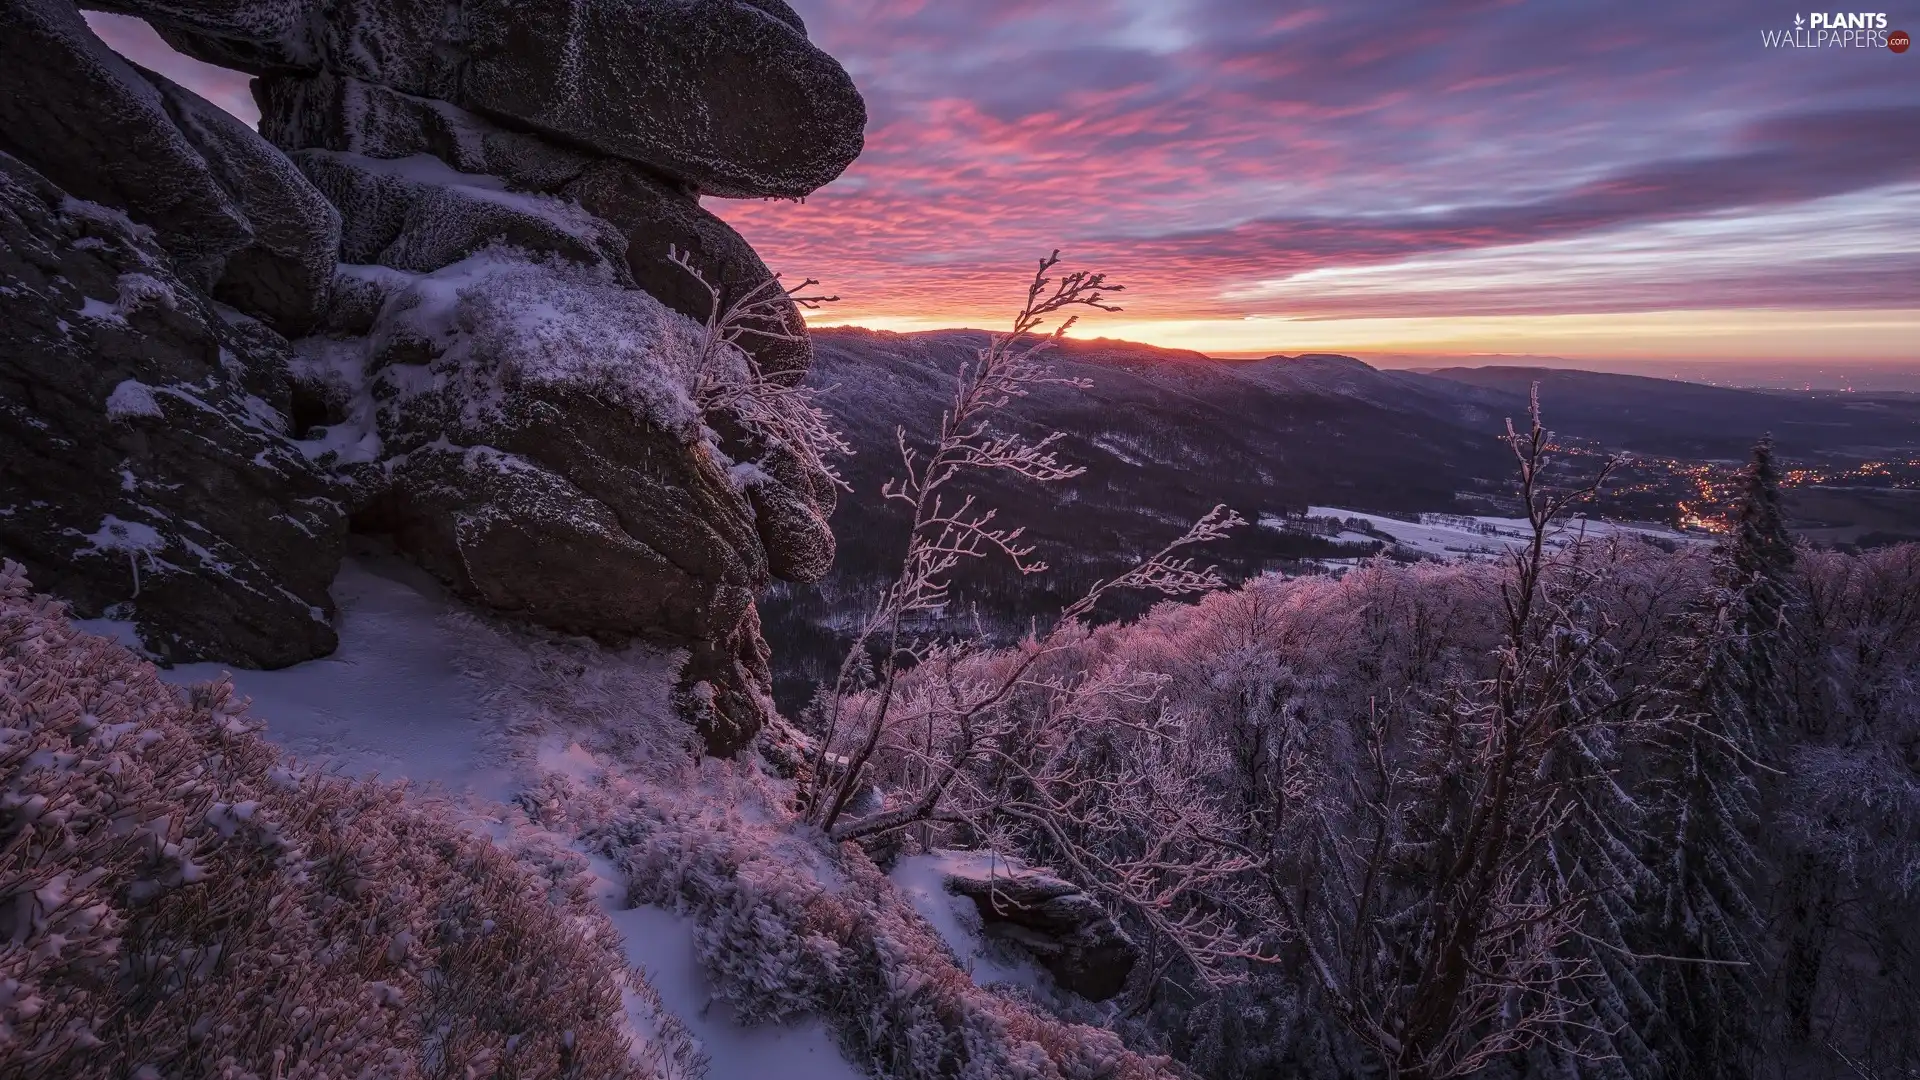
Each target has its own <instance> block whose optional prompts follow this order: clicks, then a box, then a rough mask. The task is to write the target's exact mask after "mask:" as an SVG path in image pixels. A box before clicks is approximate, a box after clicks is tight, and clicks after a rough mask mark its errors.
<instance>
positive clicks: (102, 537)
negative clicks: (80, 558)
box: [75, 514, 167, 555]
mask: <svg viewBox="0 0 1920 1080" xmlns="http://www.w3.org/2000/svg"><path fill="white" fill-rule="evenodd" d="M85 539H86V540H87V541H88V542H89V543H90V545H91V546H90V547H87V548H84V549H82V550H80V551H78V552H76V553H75V554H79V555H87V554H91V553H93V552H99V551H125V552H129V553H132V552H145V553H146V554H148V555H151V554H153V553H154V552H157V551H165V550H166V548H167V542H166V541H165V540H163V539H161V537H160V533H159V532H158V531H157V530H155V529H154V527H153V526H151V525H146V524H143V523H141V522H138V521H122V520H120V519H119V518H117V517H115V516H113V515H112V514H108V515H107V516H106V517H103V518H101V519H100V528H99V529H97V530H95V531H94V532H92V533H90V534H88V535H87V536H86V538H85Z"/></svg>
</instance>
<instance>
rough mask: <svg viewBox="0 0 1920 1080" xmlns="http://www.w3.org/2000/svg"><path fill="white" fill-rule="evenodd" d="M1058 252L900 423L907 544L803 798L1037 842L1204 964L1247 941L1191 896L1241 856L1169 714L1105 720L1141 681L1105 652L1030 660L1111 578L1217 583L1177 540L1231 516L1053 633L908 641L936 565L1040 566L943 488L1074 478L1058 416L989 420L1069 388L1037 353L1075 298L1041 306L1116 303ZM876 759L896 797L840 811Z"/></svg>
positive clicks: (889, 825) (878, 831) (834, 820)
mask: <svg viewBox="0 0 1920 1080" xmlns="http://www.w3.org/2000/svg"><path fill="white" fill-rule="evenodd" d="M1058 262H1059V253H1058V252H1055V253H1054V254H1053V255H1052V256H1050V257H1048V258H1046V259H1042V260H1041V261H1040V264H1039V268H1038V269H1037V270H1036V271H1035V273H1034V276H1033V279H1032V281H1031V282H1030V283H1029V285H1028V288H1027V296H1026V301H1025V303H1024V305H1023V306H1022V307H1021V309H1020V312H1019V313H1018V314H1017V315H1016V316H1015V317H1014V320H1013V325H1012V327H1011V329H1010V330H1009V331H1008V332H1006V333H1003V334H996V335H994V336H993V337H992V338H990V339H989V341H988V343H987V344H986V346H985V347H983V348H982V349H981V350H980V351H979V353H978V354H977V356H976V357H975V358H974V359H973V360H972V361H970V362H968V363H966V364H963V365H961V367H960V369H959V370H958V371H957V372H956V373H955V376H954V388H953V398H952V404H951V406H950V407H949V408H948V410H947V411H946V412H945V413H944V414H943V415H942V416H941V419H940V424H939V428H938V434H937V436H936V437H935V439H934V441H933V443H932V445H931V446H925V447H921V446H915V445H912V444H910V443H909V442H908V440H907V438H906V435H905V431H904V429H902V430H901V431H900V433H899V445H900V458H901V462H900V463H901V473H900V475H899V476H897V477H896V478H895V479H893V480H891V481H889V482H888V483H887V484H886V485H885V487H884V488H883V489H882V493H883V495H884V496H885V497H886V498H887V499H889V500H891V501H893V502H896V503H898V504H900V505H901V506H903V507H905V508H907V509H908V510H909V512H910V513H911V515H912V522H911V526H910V528H909V531H908V541H907V548H906V551H905V552H904V553H903V555H902V559H901V564H900V569H899V571H898V574H897V576H896V577H895V579H894V580H893V582H892V584H891V585H890V586H888V588H887V589H886V590H885V592H884V593H883V594H882V596H881V597H880V600H879V602H878V604H877V605H876V606H875V608H874V611H873V612H872V614H871V615H870V616H869V617H868V619H867V621H866V622H865V624H864V626H863V627H862V629H861V631H860V633H859V635H858V636H857V637H856V639H855V642H854V644H853V646H852V648H851V649H850V650H849V652H848V654H847V658H846V661H845V663H844V664H843V665H842V666H841V669H840V673H839V676H838V678H837V680H836V682H835V684H834V685H833V686H832V687H831V688H827V689H826V691H825V692H824V693H823V695H822V698H821V701H820V703H819V709H818V712H819V715H820V719H821V728H822V731H821V734H820V740H819V744H818V750H817V753H816V754H815V756H814V758H813V761H812V762H811V766H812V768H811V775H810V778H809V787H808V789H807V791H806V792H805V794H804V796H803V802H804V805H805V806H806V811H807V813H808V815H809V817H810V818H811V820H812V821H813V822H814V823H815V824H817V825H818V826H819V827H820V828H821V829H823V830H825V831H826V833H827V835H828V836H829V837H830V838H832V839H833V840H834V841H836V842H845V841H849V840H866V841H872V840H875V839H877V838H881V837H885V836H886V835H887V834H890V833H895V832H898V831H899V830H902V829H905V828H907V827H909V826H915V825H933V824H939V825H940V826H942V827H943V828H948V829H954V828H958V829H962V830H964V831H965V834H966V838H967V839H968V840H970V841H971V842H973V843H995V842H1014V841H1015V838H1016V837H1030V838H1033V839H1035V840H1036V841H1037V842H1044V844H1045V845H1046V846H1047V848H1048V850H1049V851H1052V852H1054V853H1055V861H1056V862H1058V863H1059V864H1060V868H1061V869H1062V870H1063V871H1064V872H1066V873H1068V874H1069V875H1071V876H1075V877H1077V878H1079V879H1080V882H1081V884H1083V885H1085V886H1088V887H1091V888H1093V889H1096V890H1098V891H1099V892H1100V893H1101V894H1102V895H1103V896H1105V897H1106V898H1107V899H1108V900H1109V901H1110V902H1112V903H1114V904H1116V905H1118V906H1120V907H1123V908H1125V909H1127V910H1128V911H1130V912H1132V913H1133V915H1134V916H1135V917H1136V918H1137V919H1138V921H1139V923H1140V924H1141V925H1144V926H1145V927H1147V928H1148V929H1150V930H1151V931H1153V932H1154V933H1155V934H1156V935H1157V936H1159V937H1160V938H1162V939H1163V940H1164V941H1165V942H1167V943H1168V944H1169V945H1170V946H1171V947H1172V948H1174V949H1175V950H1177V951H1178V952H1180V953H1181V954H1182V955H1184V956H1185V957H1186V958H1187V959H1188V960H1189V961H1190V963H1191V965H1192V967H1193V968H1194V969H1195V970H1198V971H1201V972H1206V973H1212V972H1214V971H1216V970H1218V969H1219V968H1220V966H1221V964H1222V963H1223V962H1224V961H1225V960H1227V959H1228V958H1231V957H1237V956H1239V955H1241V954H1242V953H1243V952H1245V950H1246V944H1245V942H1244V941H1243V940H1242V938H1241V937H1240V936H1238V935H1237V934H1236V933H1234V932H1232V931H1231V929H1230V927H1229V922H1230V920H1229V919H1228V918H1226V917H1223V916H1220V915H1217V914H1209V913H1206V912H1205V911H1204V910H1203V909H1202V907H1201V906H1200V905H1199V904H1198V903H1196V900H1197V899H1198V898H1199V897H1201V896H1203V895H1206V894H1208V893H1220V894H1222V896H1223V897H1224V894H1225V891H1226V885H1225V883H1226V882H1227V881H1228V880H1229V879H1231V878H1233V877H1234V876H1235V875H1238V874H1239V873H1240V872H1241V871H1243V870H1244V869H1245V868H1246V864H1245V862H1244V856H1242V855H1241V854H1240V853H1238V852H1237V851H1236V850H1234V849H1233V848H1232V846H1231V845H1229V844H1227V843H1225V842H1224V838H1225V830H1224V829H1223V828H1222V827H1221V825H1220V823H1219V821H1218V820H1217V817H1216V812H1215V811H1214V809H1213V808H1212V807H1211V805H1210V801H1209V800H1208V799H1207V798H1205V797H1204V796H1203V795H1201V794H1200V793H1199V792H1198V791H1197V789H1195V788H1192V787H1191V786H1188V785H1186V784H1184V783H1183V779H1184V778H1186V777H1188V776H1189V775H1190V771H1189V770H1187V769H1186V766H1187V765H1188V764H1189V763H1188V762H1186V761H1185V760H1184V759H1183V758H1181V756H1180V755H1179V754H1177V753H1175V752H1174V748H1175V747H1176V746H1177V743H1176V741H1175V740H1173V739H1171V738H1170V737H1169V731H1168V727H1167V723H1166V722H1165V721H1164V720H1161V721H1156V722H1152V723H1136V722H1133V721H1131V720H1123V719H1122V718H1121V716H1120V712H1119V711H1118V710H1117V709H1116V708H1115V706H1116V703H1123V702H1128V703H1135V704H1137V703H1140V702H1144V701H1147V700H1149V699H1151V698H1152V696H1153V695H1154V693H1155V690H1156V688H1157V681H1156V679H1155V678H1154V677H1153V676H1152V675H1149V674H1144V673H1140V672H1133V671H1127V670H1124V669H1118V668H1115V669H1111V670H1107V671H1102V672H1098V673H1087V674H1085V675H1079V676H1075V675H1066V674H1063V673H1061V672H1059V671H1054V670H1050V665H1049V663H1048V662H1049V660H1050V658H1052V657H1054V656H1055V655H1056V654H1058V653H1059V652H1061V651H1062V650H1063V649H1065V648H1067V647H1068V646H1069V645H1071V644H1072V643H1073V642H1074V641H1075V640H1076V639H1077V638H1078V637H1079V636H1081V635H1082V634H1083V633H1084V631H1083V630H1082V629H1081V628H1080V626H1079V620H1080V619H1081V618H1082V617H1084V616H1086V615H1087V614H1089V613H1090V612H1091V611H1092V610H1093V608H1094V606H1095V605H1096V604H1098V603H1099V601H1100V600H1101V599H1102V598H1103V597H1105V596H1107V595H1108V594H1110V593H1112V592H1115V591H1118V590H1127V589H1131V590H1144V591H1147V592H1152V593H1157V594H1160V595H1164V596H1180V595H1188V594H1193V593H1201V592H1206V591H1210V590H1212V589H1216V588H1220V587H1221V586H1222V585H1223V584H1224V582H1223V581H1222V580H1221V578H1220V577H1219V576H1218V575H1217V574H1216V573H1215V572H1214V571H1213V570H1212V568H1210V567H1199V566H1196V565H1195V564H1194V563H1193V561H1192V560H1191V559H1189V558H1186V557H1185V556H1184V555H1183V554H1182V552H1184V551H1185V549H1187V548H1189V547H1191V546H1193V545H1195V544H1201V543H1206V542H1209V541H1212V540H1216V539H1219V538H1220V537H1222V536H1224V535H1226V533H1227V532H1228V531H1229V530H1230V529H1232V528H1233V527H1235V526H1237V525H1238V524H1240V523H1241V522H1240V518H1239V517H1238V516H1237V515H1236V514H1234V513H1233V512H1232V511H1230V510H1228V509H1226V508H1225V507H1216V508H1214V509H1213V510H1212V511H1210V512H1209V513H1208V514H1206V515H1205V516H1204V517H1202V518H1201V519H1200V520H1199V521H1198V522H1196V523H1195V524H1194V525H1193V527H1192V528H1190V529H1188V530H1187V531H1186V533H1184V534H1183V535H1181V536H1180V537H1179V538H1177V539H1175V540H1174V541H1173V542H1172V543H1170V544H1168V545H1167V546H1166V547H1164V548H1162V549H1161V550H1160V551H1158V552H1155V553H1153V554H1152V555H1150V556H1148V557H1147V558H1145V559H1143V560H1142V561H1141V562H1140V563H1139V564H1138V565H1136V566H1134V567H1133V568H1132V569H1130V570H1128V571H1127V572H1126V573H1123V574H1121V575H1119V576H1117V577H1115V578H1112V579H1109V580H1106V581H1102V582H1100V583H1098V584H1096V585H1095V586H1094V587H1093V588H1091V589H1090V590H1088V592H1087V593H1086V594H1085V595H1084V596H1083V597H1081V598H1080V599H1079V600H1078V601H1076V602H1074V603H1073V604H1070V605H1068V606H1067V607H1066V608H1065V609H1064V610H1063V611H1062V612H1061V615H1060V618H1059V620H1058V622H1057V624H1056V626H1055V627H1054V628H1053V629H1052V630H1050V631H1048V632H1047V633H1045V634H1035V635H1033V636H1031V637H1030V638H1029V639H1028V640H1027V641H1025V642H1023V643H1022V644H1021V645H1020V646H1019V647H1018V648H1016V649H1014V650H1012V651H1011V652H1008V653H1004V654H997V655H995V656H993V657H991V658H990V659H989V658H985V657H983V656H982V654H981V650H980V648H979V646H978V645H977V644H974V643H969V642H963V641H931V642H929V641H920V640H916V639H914V638H912V637H911V636H910V634H909V633H908V628H907V625H906V620H907V618H908V617H909V616H911V615H913V614H914V613H916V612H924V611H928V610H932V609H937V608H939V607H941V606H942V605H944V604H945V603H947V601H948V599H949V591H948V587H949V583H950V581H951V576H952V574H953V572H954V571H955V569H956V568H957V567H959V566H960V565H962V564H963V563H965V562H967V561H969V560H973V559H979V558H983V557H987V556H989V555H993V554H998V555H1001V556H1004V557H1005V558H1007V559H1008V560H1009V561H1011V562H1012V563H1013V564H1014V566H1016V567H1017V568H1018V569H1019V570H1020V571H1021V572H1022V573H1038V572H1040V571H1043V570H1045V569H1046V567H1045V565H1044V564H1043V563H1041V562H1040V561H1038V560H1037V559H1035V558H1034V557H1033V555H1034V553H1033V548H1032V546H1031V545H1029V544H1027V543H1025V542H1023V540H1022V530H1021V529H1020V528H1019V527H1009V526H1006V525H1003V524H1001V523H1000V522H999V521H998V519H997V512H996V511H995V510H994V509H993V508H991V507H985V506H982V505H980V503H979V502H978V501H977V500H976V498H975V497H974V496H973V495H968V494H961V493H960V492H959V491H958V490H957V489H958V488H959V486H960V485H961V484H962V483H964V482H966V481H968V480H970V479H974V478H978V477H980V476H981V475H982V474H987V473H996V472H998V473H1010V474H1013V475H1014V476H1017V477H1021V478H1024V479H1027V480H1031V481H1034V482H1036V483H1054V482H1059V481H1064V480H1069V479H1072V478H1073V477H1076V476H1078V475H1080V472H1081V469H1080V468H1078V467H1077V466H1074V465H1071V464H1068V463H1067V462H1064V461H1062V460H1061V459H1060V458H1059V457H1058V455H1057V453H1056V450H1055V447H1056V445H1057V444H1058V442H1059V441H1060V439H1062V438H1063V437H1064V436H1063V434H1062V433H1060V432H1053V433H1050V434H1047V435H1044V436H1041V437H1039V438H1028V437H1025V436H1022V435H1019V434H1014V433H1009V432H1008V431H1006V430H1004V429H1002V428H1001V427H999V426H996V421H997V420H999V419H1000V418H1001V417H1002V416H1003V415H1004V414H1005V413H1006V411H1007V410H1008V409H1009V407H1010V406H1012V405H1013V403H1014V402H1016V401H1017V400H1018V399H1020V398H1022V397H1024V396H1026V395H1027V394H1028V393H1029V392H1030V391H1031V390H1033V389H1034V388H1035V387H1039V386H1044V385H1079V384H1078V383H1077V382H1075V381H1074V380H1071V379H1064V378H1061V377H1059V376H1056V375H1054V374H1053V373H1052V371H1051V369H1050V368H1049V367H1048V366H1047V364H1046V363H1045V362H1044V359H1043V357H1044V354H1045V352H1046V350H1047V349H1049V348H1050V347H1051V346H1052V345H1053V344H1054V343H1055V342H1057V341H1058V340H1059V338H1060V336H1061V335H1062V334H1064V333H1065V332H1066V331H1067V329H1069V328H1070V327H1071V326H1072V325H1073V324H1074V321H1075V319H1076V318H1077V315H1074V316H1070V317H1068V318H1067V319H1066V320H1065V321H1064V322H1063V323H1062V324H1061V325H1060V326H1059V327H1058V328H1056V329H1055V330H1054V331H1053V332H1052V333H1051V334H1048V335H1045V336H1041V335H1038V334H1036V330H1038V328H1039V327H1041V326H1042V325H1043V324H1044V323H1045V322H1046V320H1047V319H1048V318H1049V317H1050V316H1053V315H1055V314H1057V313H1060V312H1063V311H1069V310H1070V309H1074V308H1094V309H1097V310H1101V311H1115V310H1118V308H1116V307H1115V306H1114V305H1112V304H1109V303H1108V302H1107V298H1108V296H1109V295H1110V294H1111V293H1113V292H1116V291H1118V289H1119V286H1114V285H1109V284H1108V283H1107V282H1106V280H1105V278H1104V277H1103V276H1102V275H1100V274H1089V273H1086V272H1076V273H1070V274H1064V275H1061V276H1060V277H1058V278H1057V279H1056V278H1053V277H1049V276H1048V275H1049V272H1050V271H1051V270H1052V269H1053V268H1054V267H1055V266H1056V265H1057V264H1058ZM1097 745H1098V746H1101V747H1103V749H1104V752H1102V750H1100V749H1096V746H1097ZM1116 766H1117V767H1116ZM882 767H884V772H885V776H886V779H887V781H888V784H889V787H890V788H891V789H892V790H893V793H894V805H891V806H888V807H883V808H878V809H870V810H868V811H867V812H856V811H855V806H856V799H857V797H859V796H860V795H861V793H862V792H863V791H868V790H871V785H872V784H873V782H874V780H875V778H876V776H877V775H878V771H880V770H881V768H882ZM1225 906H1226V907H1231V905H1230V904H1228V905H1225Z"/></svg>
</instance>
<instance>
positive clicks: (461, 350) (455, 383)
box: [370, 248, 704, 431]
mask: <svg viewBox="0 0 1920 1080" xmlns="http://www.w3.org/2000/svg"><path fill="white" fill-rule="evenodd" d="M703 332H704V328H703V327H701V326H700V324H698V323H696V322H694V321H693V320H692V319H689V318H687V317H686V316H684V315H681V314H679V313H678V312H675V311H672V310H670V309H668V308H667V307H666V306H665V305H663V304H661V303H660V302H659V301H658V300H655V299H654V298H653V297H651V296H649V295H647V294H646V293H644V292H641V291H639V290H637V289H627V288H622V287H621V286H620V285H619V284H618V283H617V282H615V281H614V280H613V279H612V277H611V275H610V274H609V273H608V272H607V271H606V270H605V269H604V268H589V267H583V266H579V265H577V264H574V263H569V262H566V261H564V260H552V261H548V262H535V261H531V260H530V259H529V258H528V257H527V256H526V255H525V254H524V253H521V252H518V251H515V250H513V249H506V248H489V249H486V250H483V251H481V252H478V253H476V254H474V255H472V256H469V257H468V258H465V259H462V260H461V261H459V262H457V263H454V264H452V265H451V266H447V267H445V268H443V269H440V270H437V271H435V272H433V273H431V274H427V275H425V276H423V277H420V278H418V279H416V280H415V281H413V282H412V283H411V284H409V285H408V286H407V288H406V289H405V290H403V291H402V292H401V293H399V294H398V295H397V296H395V297H393V298H392V299H391V300H389V301H388V302H387V304H386V307H385V309H384V310H383V311H382V312H381V317H380V321H379V324H378V325H377V326H376V327H375V328H374V333H373V335H372V339H371V343H370V348H371V349H372V355H378V354H379V351H380V350H381V348H382V347H383V346H384V345H385V344H386V342H388V341H390V340H392V339H393V338H394V337H395V336H396V335H406V336H407V337H409V338H414V339H424V340H426V341H429V342H432V343H434V344H435V345H437V346H438V347H439V349H440V356H439V357H438V358H437V359H436V360H435V361H434V362H433V363H432V364H431V365H430V370H431V372H432V373H433V375H434V380H433V384H434V385H438V386H445V387H447V388H448V389H450V390H451V391H452V392H453V394H454V396H455V398H456V400H457V401H458V402H459V404H460V406H461V408H462V413H463V418H464V419H465V420H466V422H468V423H469V424H479V423H484V422H486V421H487V420H489V419H490V418H491V417H492V415H493V413H494V412H495V411H496V410H497V409H499V408H500V407H501V405H502V403H503V401H504V399H505V397H506V396H507V395H508V393H509V392H510V391H511V390H512V389H513V388H514V387H516V386H519V385H529V386H552V387H555V388H562V389H569V390H574V391H577V392H583V393H587V394H591V395H594V396H596V397H598V398H600V399H602V400H605V401H608V402H610V403H613V404H616V405H620V406H623V407H626V408H628V409H631V410H633V411H634V412H635V413H637V414H639V415H640V416H642V417H644V418H647V419H649V420H651V421H653V422H654V423H656V424H658V425H659V426H661V427H663V428H666V429H668V430H688V431H692V430H697V425H698V423H699V410H698V409H697V408H696V407H695V405H694V403H693V400H692V398H691V396H690V387H691V382H692V377H693V371H692V366H693V362H694V358H695V356H696V355H697V354H698V350H699V342H700V337H701V335H702V334H703ZM394 374H398V373H389V372H383V373H382V378H383V379H390V380H393V381H395V382H396V383H398V381H399V380H397V379H394V378H393V375H394Z"/></svg>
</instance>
